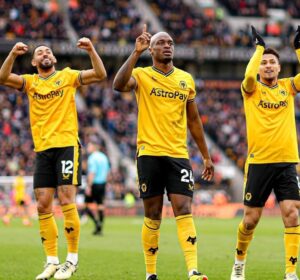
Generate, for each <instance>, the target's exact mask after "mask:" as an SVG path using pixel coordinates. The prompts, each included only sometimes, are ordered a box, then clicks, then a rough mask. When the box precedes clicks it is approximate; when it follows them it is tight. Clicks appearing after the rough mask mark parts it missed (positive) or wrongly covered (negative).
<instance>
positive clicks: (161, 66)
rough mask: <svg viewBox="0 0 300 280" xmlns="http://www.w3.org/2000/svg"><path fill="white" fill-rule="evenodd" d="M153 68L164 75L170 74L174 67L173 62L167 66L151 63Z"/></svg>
mask: <svg viewBox="0 0 300 280" xmlns="http://www.w3.org/2000/svg"><path fill="white" fill-rule="evenodd" d="M153 66H154V67H155V68H157V69H159V70H160V71H162V72H164V73H168V72H170V71H171V70H172V69H173V67H174V65H173V61H170V62H168V63H167V64H165V63H161V62H153Z"/></svg>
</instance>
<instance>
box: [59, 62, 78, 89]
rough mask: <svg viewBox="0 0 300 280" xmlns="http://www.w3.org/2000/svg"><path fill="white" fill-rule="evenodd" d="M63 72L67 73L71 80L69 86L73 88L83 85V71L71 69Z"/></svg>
mask: <svg viewBox="0 0 300 280" xmlns="http://www.w3.org/2000/svg"><path fill="white" fill-rule="evenodd" d="M63 71H65V72H67V74H68V75H67V76H68V78H69V84H70V85H71V86H73V87H76V88H77V87H79V86H81V85H82V81H81V71H79V70H74V69H71V68H69V67H67V68H65V69H64V70H63Z"/></svg>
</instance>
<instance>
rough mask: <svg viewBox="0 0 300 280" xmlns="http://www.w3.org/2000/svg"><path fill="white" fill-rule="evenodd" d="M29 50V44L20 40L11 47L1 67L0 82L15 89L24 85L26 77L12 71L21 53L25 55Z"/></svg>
mask: <svg viewBox="0 0 300 280" xmlns="http://www.w3.org/2000/svg"><path fill="white" fill-rule="evenodd" d="M27 51H28V46H27V45H25V44H24V43H22V42H18V43H16V44H15V45H14V47H13V48H12V49H11V51H10V53H9V54H8V56H7V58H6V59H5V60H4V62H3V64H2V66H1V68H0V84H1V85H5V86H9V87H12V88H15V89H21V88H22V87H23V83H24V79H23V78H22V77H21V76H19V75H17V74H14V73H11V71H12V68H13V65H14V62H15V60H16V58H17V57H18V56H19V55H23V54H25V53H26V52H27Z"/></svg>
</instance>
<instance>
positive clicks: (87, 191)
mask: <svg viewBox="0 0 300 280" xmlns="http://www.w3.org/2000/svg"><path fill="white" fill-rule="evenodd" d="M85 194H86V195H87V196H91V195H92V188H91V187H86V189H85Z"/></svg>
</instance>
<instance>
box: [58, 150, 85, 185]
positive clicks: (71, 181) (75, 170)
mask: <svg viewBox="0 0 300 280" xmlns="http://www.w3.org/2000/svg"><path fill="white" fill-rule="evenodd" d="M55 171H56V178H57V184H58V186H61V185H74V186H79V185H81V148H80V146H72V147H64V148H58V149H57V150H56V160H55Z"/></svg>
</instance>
